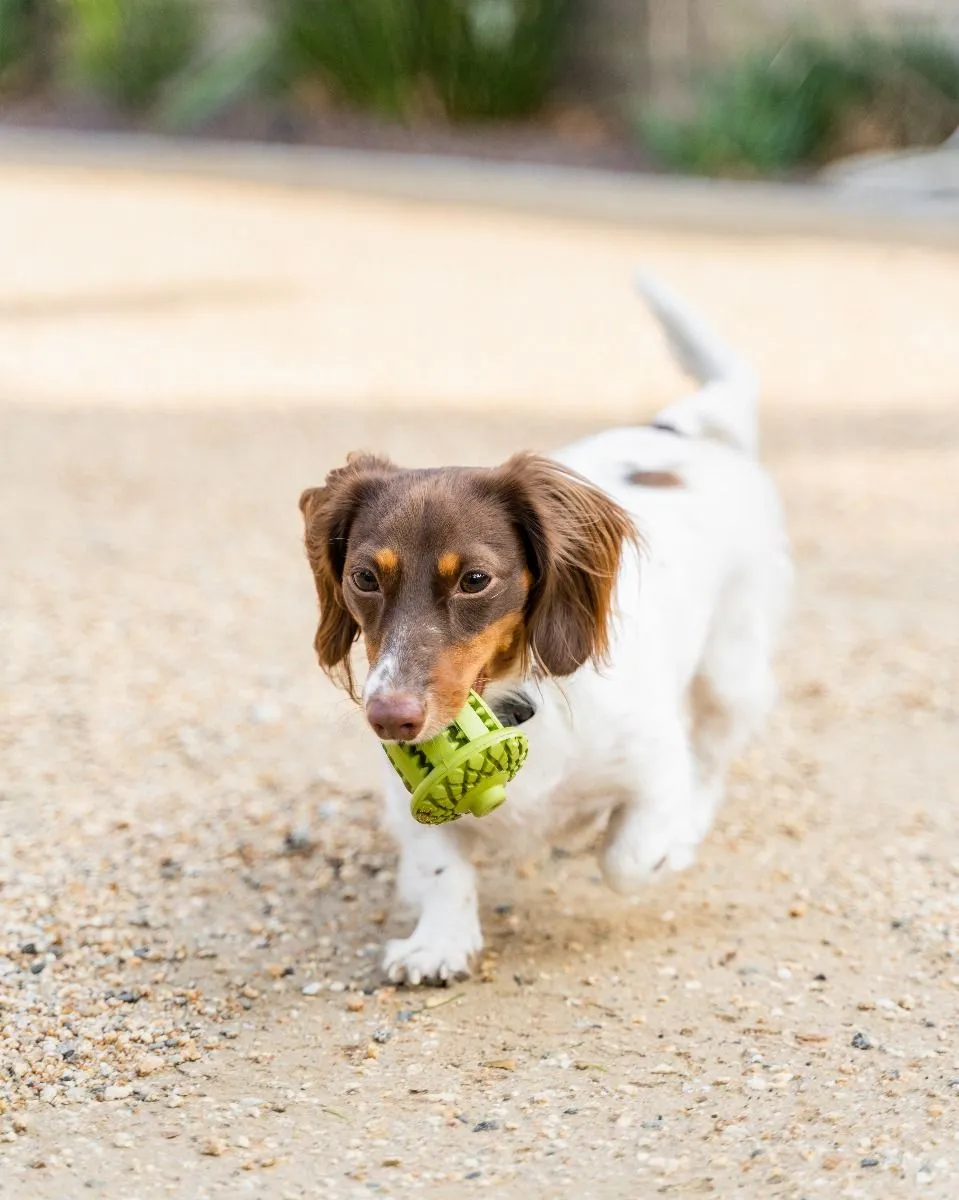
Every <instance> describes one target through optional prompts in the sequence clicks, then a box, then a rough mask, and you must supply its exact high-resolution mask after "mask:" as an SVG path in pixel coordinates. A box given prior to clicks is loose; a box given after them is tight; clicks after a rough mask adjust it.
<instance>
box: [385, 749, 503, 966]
mask: <svg viewBox="0 0 959 1200" xmlns="http://www.w3.org/2000/svg"><path fill="white" fill-rule="evenodd" d="M386 815H387V823H388V825H389V827H390V829H391V831H392V833H393V834H394V835H395V837H396V838H397V840H398V841H399V844H400V863H399V871H398V875H397V890H398V892H399V895H400V898H401V899H402V900H404V901H406V902H407V903H409V904H412V905H413V906H414V907H415V908H416V909H417V910H418V913H419V918H418V920H417V922H416V928H415V929H414V930H413V933H412V935H411V936H410V937H408V938H396V939H394V940H393V941H391V942H389V943H388V944H387V947H386V954H385V956H384V960H383V967H384V970H385V971H386V974H387V976H388V977H389V978H390V979H391V980H392V982H393V983H407V984H410V985H411V986H413V987H415V986H416V985H417V984H420V983H441V984H442V983H448V982H449V981H450V980H453V979H464V978H465V977H466V976H467V975H469V973H470V961H471V959H472V958H473V957H474V956H475V955H476V954H478V953H479V951H480V950H481V949H482V948H483V935H482V933H481V931H480V923H479V911H478V904H477V896H476V871H475V869H474V867H473V864H472V863H471V862H470V861H469V859H468V858H467V857H466V856H465V854H464V853H463V851H462V849H461V848H460V845H459V843H458V839H457V838H456V836H455V834H454V833H453V831H452V829H450V828H449V827H447V826H443V825H420V824H419V823H418V822H417V821H415V820H414V819H413V817H412V816H411V815H410V798H409V795H408V794H407V792H406V791H405V790H404V788H403V787H402V785H401V784H400V782H399V780H398V779H397V778H396V776H395V775H394V774H393V773H392V770H391V771H390V777H389V778H388V780H387V784H386Z"/></svg>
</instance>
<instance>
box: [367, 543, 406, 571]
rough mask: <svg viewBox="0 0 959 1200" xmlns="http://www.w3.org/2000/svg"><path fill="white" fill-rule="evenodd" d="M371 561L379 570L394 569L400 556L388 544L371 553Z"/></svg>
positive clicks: (398, 562)
mask: <svg viewBox="0 0 959 1200" xmlns="http://www.w3.org/2000/svg"><path fill="white" fill-rule="evenodd" d="M373 561H374V562H375V563H376V565H377V566H378V567H379V569H380V570H381V571H395V570H396V568H397V567H398V566H399V565H400V556H399V555H398V554H397V553H396V551H395V550H391V549H390V548H389V546H384V547H383V549H382V550H377V552H376V553H375V554H374V555H373Z"/></svg>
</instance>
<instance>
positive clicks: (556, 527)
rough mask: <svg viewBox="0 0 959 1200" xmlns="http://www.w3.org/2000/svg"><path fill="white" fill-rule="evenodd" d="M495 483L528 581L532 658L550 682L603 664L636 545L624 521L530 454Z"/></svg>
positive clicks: (595, 492)
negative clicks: (626, 551)
mask: <svg viewBox="0 0 959 1200" xmlns="http://www.w3.org/2000/svg"><path fill="white" fill-rule="evenodd" d="M493 478H494V487H495V489H496V491H497V492H498V494H499V495H500V496H501V498H502V499H503V501H504V503H505V504H506V506H507V508H508V509H509V512H510V514H511V516H512V519H513V522H514V526H515V528H516V531H517V533H518V534H519V536H520V538H521V540H522V543H523V547H524V550H525V552H526V560H527V566H528V568H529V571H530V574H531V576H532V585H531V587H530V592H529V597H528V600H527V607H526V641H527V650H528V654H529V657H530V658H531V659H532V660H533V662H535V663H536V664H537V665H538V666H539V667H540V668H541V669H542V670H543V671H545V672H546V673H548V674H550V675H571V674H572V673H573V672H574V671H576V670H577V669H578V668H579V667H581V666H582V665H583V664H584V663H586V662H589V661H593V662H601V661H602V660H603V659H604V658H605V655H606V651H607V649H608V646H609V623H610V617H611V614H612V603H613V592H614V589H615V586H616V579H617V576H618V574H619V566H620V561H621V559H622V554H623V547H624V545H625V543H626V542H628V541H633V542H636V541H638V535H637V532H636V529H635V526H634V525H633V523H632V521H631V520H630V518H629V515H628V514H627V513H626V512H625V510H624V509H622V508H620V506H619V505H618V504H617V503H616V502H615V501H614V500H612V499H610V497H609V496H607V495H606V494H605V492H602V491H600V490H599V489H598V488H596V487H594V486H593V485H592V484H591V483H589V482H588V481H587V480H586V479H583V478H582V477H581V476H579V475H577V474H576V473H575V472H574V471H570V470H568V469H567V468H566V467H562V466H560V465H559V463H555V462H552V461H550V460H549V459H547V458H541V457H539V456H538V455H535V454H520V455H516V456H515V457H513V458H511V459H510V460H509V461H508V462H507V463H506V464H505V466H503V467H501V468H500V469H499V470H498V471H496V472H494V476H493Z"/></svg>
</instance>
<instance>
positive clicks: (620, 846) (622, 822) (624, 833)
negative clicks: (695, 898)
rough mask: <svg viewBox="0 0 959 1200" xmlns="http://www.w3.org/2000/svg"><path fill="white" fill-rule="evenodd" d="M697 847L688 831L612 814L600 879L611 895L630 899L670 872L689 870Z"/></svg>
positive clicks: (635, 816)
mask: <svg viewBox="0 0 959 1200" xmlns="http://www.w3.org/2000/svg"><path fill="white" fill-rule="evenodd" d="M698 843H699V838H697V837H696V836H695V832H694V831H693V830H691V829H688V828H679V827H676V826H675V825H673V824H671V823H670V822H657V821H654V820H649V819H644V816H643V815H640V814H637V813H635V812H626V813H615V814H614V815H613V817H612V819H611V820H610V824H609V828H608V829H607V832H606V841H605V845H604V847H603V857H602V868H603V878H604V879H605V881H606V883H607V884H608V886H609V887H611V888H612V889H613V891H615V892H620V893H622V894H623V895H629V894H630V893H632V892H636V891H638V890H639V889H640V888H641V887H643V886H644V885H645V884H647V883H649V882H651V881H652V880H654V879H656V878H658V877H660V876H662V875H665V874H667V873H668V872H670V871H685V870H686V868H687V867H691V866H692V865H693V863H694V862H695V861H696V847H697V845H698Z"/></svg>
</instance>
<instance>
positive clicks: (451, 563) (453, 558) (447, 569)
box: [436, 552, 460, 579]
mask: <svg viewBox="0 0 959 1200" xmlns="http://www.w3.org/2000/svg"><path fill="white" fill-rule="evenodd" d="M436 566H437V568H438V569H439V573H440V574H441V575H442V576H443V577H444V578H446V579H454V578H455V577H456V576H457V575H458V574H459V571H460V556H459V555H458V554H453V553H452V552H449V553H447V554H441V555H440V556H439V558H438V559H437V560H436Z"/></svg>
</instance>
